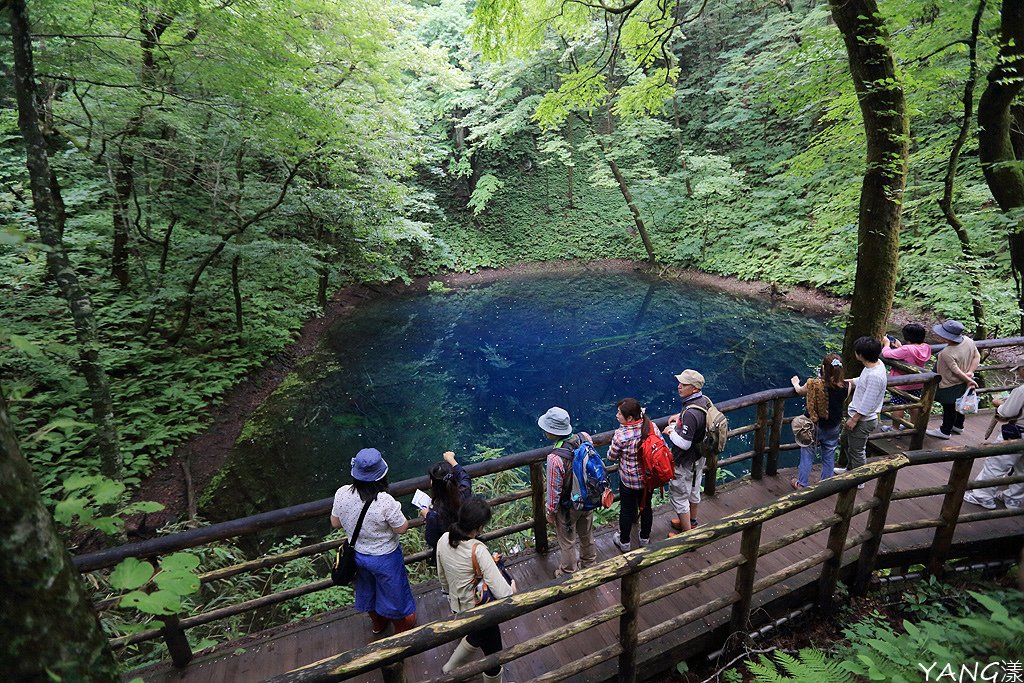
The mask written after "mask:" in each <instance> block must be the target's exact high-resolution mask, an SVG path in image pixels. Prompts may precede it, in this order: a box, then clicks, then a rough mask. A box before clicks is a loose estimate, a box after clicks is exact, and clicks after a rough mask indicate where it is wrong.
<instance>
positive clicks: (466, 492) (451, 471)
mask: <svg viewBox="0 0 1024 683" xmlns="http://www.w3.org/2000/svg"><path fill="white" fill-rule="evenodd" d="M443 457H444V462H438V463H434V464H433V465H431V466H430V469H429V470H427V474H428V475H429V476H430V507H429V508H427V509H425V510H420V514H422V515H423V516H424V517H425V518H426V519H425V523H424V525H423V538H424V539H425V540H426V542H427V545H429V546H430V549H431V550H434V551H436V550H437V541H438V539H440V538H441V534H443V533H444V532H445V531H447V530H448V527H449V526H451V525H452V522H454V521H455V520H456V519H458V517H459V508H460V507H462V504H463V503H464V502H466V501H467V500H469V498H470V496H472V495H473V482H472V480H470V478H469V475H468V474H467V473H466V470H465V469H464V468H463V467H462V465H460V464H459V463H458V462H457V461H456V460H455V453H454V452H453V451H445V452H444V456H443Z"/></svg>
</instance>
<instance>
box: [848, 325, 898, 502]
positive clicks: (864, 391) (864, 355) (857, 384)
mask: <svg viewBox="0 0 1024 683" xmlns="http://www.w3.org/2000/svg"><path fill="white" fill-rule="evenodd" d="M853 352H854V355H856V356H857V360H859V361H860V362H861V363H862V364H863V365H864V369H863V370H862V371H861V373H860V377H858V378H857V379H855V380H849V381H851V382H853V383H854V390H853V398H852V399H851V400H850V408H849V411H848V412H849V416H850V417H849V419H847V420H846V429H845V430H844V431H843V436H842V440H843V446H844V450H845V451H846V459H847V468H848V469H851V470H852V469H853V468H855V467H860V466H861V465H863V464H864V463H865V462H867V455H866V454H867V446H868V435H869V434H870V433H871V432H873V431H874V430H875V427H876V426H877V425H878V411H879V410H881V408H882V402H883V401H884V400H885V385H886V381H887V377H886V372H885V366H884V365H882V363H881V361H879V360H878V357H879V356H880V355H881V353H882V342H880V341H879V340H877V339H875V338H873V337H861V338H860V339H858V340H857V341H855V342H854V343H853ZM858 488H864V485H863V484H861V485H860V486H859V487H858Z"/></svg>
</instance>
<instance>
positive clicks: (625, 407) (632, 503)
mask: <svg viewBox="0 0 1024 683" xmlns="http://www.w3.org/2000/svg"><path fill="white" fill-rule="evenodd" d="M616 408H617V410H616V411H615V419H616V420H618V421H619V428H618V429H616V430H615V434H613V435H612V444H611V446H610V447H609V448H608V459H609V460H618V461H619V534H618V536H613V537H612V543H614V544H615V547H616V548H618V549H619V550H620V551H622V552H624V553H627V552H629V551H630V549H631V548H632V545H631V543H632V542H631V540H630V536H631V534H632V529H633V525H634V524H636V523H637V518H638V517H639V520H640V546H641V547H643V546H645V545H647V544H648V543H650V542H651V526H652V525H653V523H654V513H653V511H652V510H651V494H653V493H654V492H653V491H647V492H646V494H645V493H644V490H643V488H644V487H643V482H642V481H641V479H640V444H641V443H642V442H643V440H644V439H646V438H647V435H648V434H650V432H651V430H652V429H655V430H656V429H657V427H655V426H654V425H653V424H652V423H651V418H649V417H647V414H646V412H645V411H644V409H643V408H642V407H640V402H639V401H637V400H636V399H635V398H624V399H622V400H621V401H619V402H618V403H617V404H616Z"/></svg>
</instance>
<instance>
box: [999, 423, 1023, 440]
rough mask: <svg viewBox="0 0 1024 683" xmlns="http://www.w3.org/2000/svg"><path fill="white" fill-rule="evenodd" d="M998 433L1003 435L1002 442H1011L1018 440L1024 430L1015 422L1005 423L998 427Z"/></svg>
mask: <svg viewBox="0 0 1024 683" xmlns="http://www.w3.org/2000/svg"><path fill="white" fill-rule="evenodd" d="M999 431H1000V432H1002V434H1003V441H1013V440H1014V439H1019V438H1020V437H1021V433H1022V431H1024V428H1022V427H1021V426H1020V425H1019V424H1017V423H1016V422H1007V423H1006V424H1004V425H1001V426H1000V427H999Z"/></svg>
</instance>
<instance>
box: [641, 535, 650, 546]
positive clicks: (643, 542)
mask: <svg viewBox="0 0 1024 683" xmlns="http://www.w3.org/2000/svg"><path fill="white" fill-rule="evenodd" d="M650 544H651V539H649V538H644V537H643V536H641V537H640V547H641V548H643V547H646V546H648V545H650Z"/></svg>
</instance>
